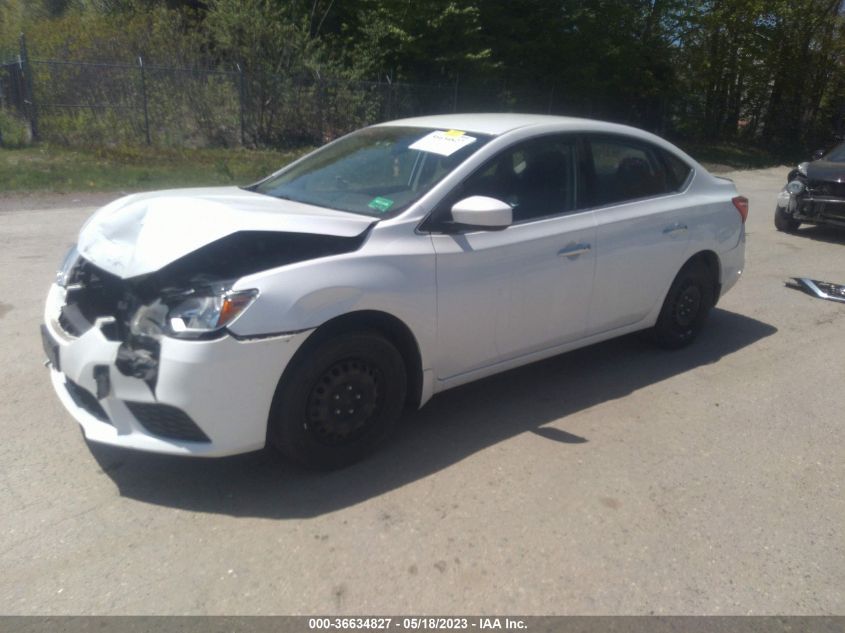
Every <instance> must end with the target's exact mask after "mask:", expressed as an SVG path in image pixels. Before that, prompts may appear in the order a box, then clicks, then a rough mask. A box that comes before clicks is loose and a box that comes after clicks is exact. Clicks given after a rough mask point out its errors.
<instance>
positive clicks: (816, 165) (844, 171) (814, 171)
mask: <svg viewBox="0 0 845 633" xmlns="http://www.w3.org/2000/svg"><path fill="white" fill-rule="evenodd" d="M807 178H809V179H810V180H823V181H826V182H845V164H843V163H832V162H830V161H827V160H814V161H813V162H812V163H809V164H808V165H807Z"/></svg>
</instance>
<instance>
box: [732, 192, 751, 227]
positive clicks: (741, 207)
mask: <svg viewBox="0 0 845 633" xmlns="http://www.w3.org/2000/svg"><path fill="white" fill-rule="evenodd" d="M731 202H733V203H734V206H735V207H736V210H737V211H739V217H741V218H742V223H743V224H745V220H746V219H747V218H748V198H746V197H745V196H737V197H736V198H733V199H732V200H731Z"/></svg>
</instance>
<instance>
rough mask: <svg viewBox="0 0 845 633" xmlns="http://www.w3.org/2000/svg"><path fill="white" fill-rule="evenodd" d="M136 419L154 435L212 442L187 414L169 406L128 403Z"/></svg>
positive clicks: (173, 438) (186, 440)
mask: <svg viewBox="0 0 845 633" xmlns="http://www.w3.org/2000/svg"><path fill="white" fill-rule="evenodd" d="M124 404H126V407H127V408H128V409H129V411H130V412H131V413H132V415H134V416H135V419H136V420H138V422H140V423H141V425H142V426H143V427H144V428H145V429H146V430H147V431H149V432H150V433H152V434H153V435H158V436H159V437H166V438H169V439H172V440H181V441H184V442H210V441H211V439H209V437H208V436H207V435H206V434H205V433H203V432H202V429H200V427H198V426H197V425H196V423H195V422H194V421H193V420H192V419H191V418H190V417H189V416H188V414H187V413H185V412H184V411H182V410H181V409H177V408H176V407H171V406H170V405H167V404H154V403H147V402H129V401H126V402H125V403H124Z"/></svg>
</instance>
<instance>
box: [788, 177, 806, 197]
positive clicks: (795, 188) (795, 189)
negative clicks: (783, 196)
mask: <svg viewBox="0 0 845 633" xmlns="http://www.w3.org/2000/svg"><path fill="white" fill-rule="evenodd" d="M804 189H806V187H805V186H804V183H803V182H801V181H800V180H793V181H792V182H790V183H789V184H788V185H786V190H787V191H788V192H789V193H791V194H792V195H794V196H796V195H798V194H799V193H801V192H803V191H804Z"/></svg>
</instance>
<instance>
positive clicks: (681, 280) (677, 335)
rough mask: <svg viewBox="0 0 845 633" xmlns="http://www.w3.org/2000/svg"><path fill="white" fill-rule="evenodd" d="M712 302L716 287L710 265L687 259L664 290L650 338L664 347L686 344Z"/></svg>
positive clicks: (696, 331) (698, 331)
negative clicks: (664, 293)
mask: <svg viewBox="0 0 845 633" xmlns="http://www.w3.org/2000/svg"><path fill="white" fill-rule="evenodd" d="M715 302H716V287H715V283H714V281H713V275H712V273H711V271H710V269H709V268H708V267H707V266H706V265H705V264H704V263H703V262H701V261H692V262H689V263H687V264H686V265H685V266H684V267H683V268H682V269H681V270H680V272H679V273H678V275H677V276H676V277H675V280H674V281H673V282H672V285H671V287H670V288H669V292H668V293H667V294H666V299H665V300H664V301H663V307H662V308H661V310H660V315H659V316H658V317H657V323H656V324H655V326H654V327H653V328H652V329H651V331H650V338H651V340H652V341H653V342H654V343H655V344H656V345H658V346H659V347H663V348H666V349H679V348H681V347H686V346H687V345H689V344H690V343H692V342H693V341H694V340H695V339H696V337H697V336H698V334H699V333H700V332H701V329H702V328H703V327H704V322H705V321H706V319H707V315H708V314H709V312H710V309H711V308H712V307H713V306H714V305H715Z"/></svg>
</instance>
